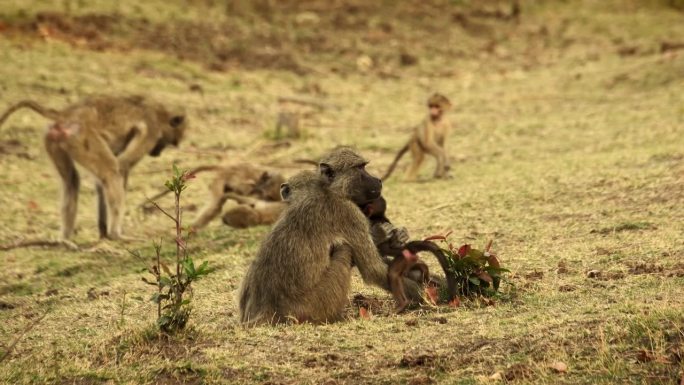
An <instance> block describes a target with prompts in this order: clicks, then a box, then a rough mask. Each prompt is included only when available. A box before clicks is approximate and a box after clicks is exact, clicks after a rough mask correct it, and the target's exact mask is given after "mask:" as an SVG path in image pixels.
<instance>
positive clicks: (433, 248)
mask: <svg viewBox="0 0 684 385" xmlns="http://www.w3.org/2000/svg"><path fill="white" fill-rule="evenodd" d="M406 248H407V249H408V250H410V251H411V252H413V253H418V252H421V251H427V252H429V253H431V254H432V255H434V256H435V258H437V261H438V262H439V265H440V266H441V267H442V270H444V276H445V277H446V281H447V291H448V292H449V295H450V298H453V297H455V296H457V295H458V286H457V284H456V278H455V277H454V273H453V272H452V271H451V267H450V266H449V261H448V260H447V257H446V255H445V254H444V250H442V249H441V248H440V247H439V246H437V245H436V244H435V243H434V242H430V241H411V242H408V243H407V244H406Z"/></svg>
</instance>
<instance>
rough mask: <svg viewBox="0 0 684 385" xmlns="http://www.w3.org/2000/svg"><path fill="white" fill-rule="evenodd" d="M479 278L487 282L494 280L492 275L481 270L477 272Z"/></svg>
mask: <svg viewBox="0 0 684 385" xmlns="http://www.w3.org/2000/svg"><path fill="white" fill-rule="evenodd" d="M477 278H480V279H481V280H483V281H485V282H487V283H493V282H494V280H493V279H492V276H491V275H489V274H488V273H487V272H486V271H481V272H479V273H477Z"/></svg>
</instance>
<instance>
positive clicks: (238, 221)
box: [222, 193, 287, 229]
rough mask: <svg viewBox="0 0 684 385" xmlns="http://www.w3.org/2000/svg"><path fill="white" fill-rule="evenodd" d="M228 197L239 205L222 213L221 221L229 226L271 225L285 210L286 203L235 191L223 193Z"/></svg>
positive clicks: (239, 227) (241, 227)
mask: <svg viewBox="0 0 684 385" xmlns="http://www.w3.org/2000/svg"><path fill="white" fill-rule="evenodd" d="M225 196H226V197H227V198H228V199H232V200H234V201H236V202H238V203H239V204H240V205H238V206H236V207H233V208H232V209H230V210H228V211H226V213H225V214H223V218H222V220H223V223H225V224H226V225H228V226H230V227H235V228H238V229H244V228H247V227H251V226H258V225H272V224H273V223H275V221H277V220H278V218H279V217H280V214H281V213H282V212H283V210H285V206H286V205H287V203H285V202H282V201H281V202H271V201H265V200H261V199H256V198H252V197H249V196H244V195H238V194H235V193H225Z"/></svg>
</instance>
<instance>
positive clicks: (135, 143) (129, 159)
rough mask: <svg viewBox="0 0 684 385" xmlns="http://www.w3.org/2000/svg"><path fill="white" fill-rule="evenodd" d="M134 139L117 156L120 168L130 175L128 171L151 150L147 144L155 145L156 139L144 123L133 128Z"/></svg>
mask: <svg viewBox="0 0 684 385" xmlns="http://www.w3.org/2000/svg"><path fill="white" fill-rule="evenodd" d="M133 131H134V134H133V138H132V139H131V140H130V141H129V142H128V145H127V146H126V148H125V149H124V150H123V151H122V152H121V153H120V154H119V155H118V156H117V159H118V160H119V168H120V170H121V172H122V173H123V174H128V171H129V170H130V169H131V167H133V166H134V165H135V164H136V163H138V162H139V161H140V159H142V158H143V157H145V155H147V152H148V151H149V150H150V149H149V148H147V146H146V144H150V143H152V144H153V143H154V142H155V141H154V138H152V137H151V133H150V131H149V129H148V127H147V124H145V123H144V122H138V123H137V124H136V125H135V126H134V127H133Z"/></svg>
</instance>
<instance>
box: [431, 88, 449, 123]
mask: <svg viewBox="0 0 684 385" xmlns="http://www.w3.org/2000/svg"><path fill="white" fill-rule="evenodd" d="M427 105H428V109H429V110H430V119H432V120H437V119H439V118H441V117H442V114H443V113H444V112H445V111H446V110H448V109H449V107H451V102H450V101H449V99H448V98H447V97H446V96H444V95H442V94H437V93H436V94H433V95H432V96H430V97H429V98H428V100H427Z"/></svg>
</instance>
